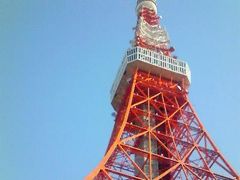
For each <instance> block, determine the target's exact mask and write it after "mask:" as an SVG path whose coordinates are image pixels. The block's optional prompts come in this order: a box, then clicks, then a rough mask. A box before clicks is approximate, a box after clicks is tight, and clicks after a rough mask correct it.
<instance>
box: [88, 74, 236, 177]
mask: <svg viewBox="0 0 240 180" xmlns="http://www.w3.org/2000/svg"><path fill="white" fill-rule="evenodd" d="M143 142H144V143H143ZM86 179H91V180H92V179H96V180H105V179H109V180H115V179H118V180H125V179H133V180H143V179H149V180H150V179H154V180H157V179H168V180H169V179H170V180H171V179H194V180H195V179H204V180H205V179H206V180H212V179H218V180H230V179H239V178H238V175H237V173H236V172H235V171H234V170H233V168H232V167H231V166H230V165H229V164H228V162H227V161H226V160H225V159H224V157H223V155H222V154H221V153H220V151H219V150H218V149H217V147H216V146H215V145H214V143H213V141H212V140H211V139H210V137H209V135H208V133H207V132H206V130H205V128H204V127H203V125H202V123H201V122H200V120H199V118H198V117H197V114H196V113H195V111H194V109H193V107H192V105H191V103H190V101H189V99H188V93H187V91H186V90H185V89H183V88H182V86H181V85H180V84H179V83H176V82H173V81H170V80H166V79H163V78H161V76H160V77H157V76H154V75H151V74H150V73H145V72H142V71H136V72H135V73H134V75H133V77H132V80H131V82H130V83H129V88H128V89H127V91H126V96H125V98H124V100H123V102H122V105H121V108H120V109H119V110H118V114H117V117H116V122H115V126H114V129H113V132H112V136H111V139H110V142H109V146H108V148H107V151H106V154H105V156H104V158H103V159H102V161H101V162H100V164H99V165H98V166H97V168H96V169H95V170H94V171H92V172H91V173H90V174H89V175H88V176H87V177H86Z"/></svg>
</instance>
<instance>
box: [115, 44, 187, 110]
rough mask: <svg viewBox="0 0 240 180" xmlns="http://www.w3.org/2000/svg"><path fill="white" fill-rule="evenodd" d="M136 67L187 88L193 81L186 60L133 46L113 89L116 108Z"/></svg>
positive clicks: (120, 69)
mask: <svg viewBox="0 0 240 180" xmlns="http://www.w3.org/2000/svg"><path fill="white" fill-rule="evenodd" d="M136 68H138V69H140V70H143V71H146V72H150V73H152V74H155V75H157V76H161V77H163V78H166V79H172V80H173V81H176V82H179V84H180V85H181V86H182V87H183V88H185V89H187V88H188V87H189V85H190V83H191V72H190V69H189V66H188V64H187V63H186V62H184V61H181V60H179V59H175V58H173V57H169V56H165V55H163V54H160V53H157V52H154V51H151V50H148V49H145V48H141V47H133V48H131V49H128V51H127V53H126V55H125V56H124V58H123V62H122V64H121V66H120V68H119V70H118V73H117V76H116V79H115V81H114V83H113V86H112V89H111V101H112V105H113V107H114V109H115V110H117V109H118V108H119V105H120V102H121V100H122V98H123V96H124V93H125V91H126V88H127V86H128V82H129V80H131V78H132V74H133V73H134V71H135V69H136Z"/></svg>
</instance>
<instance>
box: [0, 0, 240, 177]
mask: <svg viewBox="0 0 240 180" xmlns="http://www.w3.org/2000/svg"><path fill="white" fill-rule="evenodd" d="M135 4H136V1H135V0H104V1H103V0H94V1H90V0H34V1H33V0H22V1H19V0H0V23H1V24H0V127H1V130H0V179H3V180H79V179H83V177H84V176H85V175H86V174H87V173H88V172H89V171H91V170H92V169H93V168H94V167H95V166H96V165H97V164H98V163H99V162H100V160H101V159H102V157H103V154H104V152H105V149H106V147H107V144H108V141H109V138H110V134H111V131H112V127H113V123H114V120H113V117H112V116H111V113H112V112H113V109H112V107H111V105H110V93H109V92H110V88H111V85H112V83H113V81H114V78H115V74H116V72H117V69H118V67H119V65H120V63H121V60H122V57H123V54H124V52H125V50H126V49H127V48H128V47H129V46H130V44H129V41H130V40H131V39H132V38H133V30H132V28H133V27H134V26H135V24H136V16H135V11H134V8H135ZM158 7H159V14H160V15H162V16H163V20H162V23H163V24H164V26H165V27H166V28H167V30H168V33H169V36H170V39H171V44H172V45H173V46H174V47H175V49H176V53H175V54H176V55H177V56H178V57H179V58H181V59H183V60H186V61H188V63H189V65H190V67H191V71H192V85H191V88H190V99H191V101H192V104H193V105H194V107H195V109H196V111H197V113H198V115H199V117H200V119H201V120H202V122H203V123H204V125H205V127H206V129H207V131H208V132H209V134H210V135H211V137H212V139H213V140H214V141H215V143H216V145H217V146H218V147H219V149H220V150H221V152H222V153H223V154H224V156H225V158H226V159H227V160H228V161H229V162H230V163H231V164H232V166H233V167H234V168H235V169H236V170H237V171H238V172H239V173H240V128H239V127H240V115H239V113H240V103H239V102H240V84H239V82H240V53H239V51H240V1H239V0H211V1H210V0H201V1H189V0H181V1H179V0H161V1H160V0H159V1H158Z"/></svg>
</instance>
